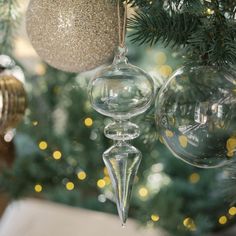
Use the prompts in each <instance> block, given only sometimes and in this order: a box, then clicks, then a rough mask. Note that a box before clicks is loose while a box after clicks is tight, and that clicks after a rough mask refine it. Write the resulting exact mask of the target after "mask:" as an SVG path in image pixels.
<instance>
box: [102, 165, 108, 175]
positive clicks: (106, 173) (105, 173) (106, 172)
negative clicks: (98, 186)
mask: <svg viewBox="0 0 236 236" xmlns="http://www.w3.org/2000/svg"><path fill="white" fill-rule="evenodd" d="M103 173H104V175H105V176H107V175H108V170H107V168H106V167H104V169H103Z"/></svg>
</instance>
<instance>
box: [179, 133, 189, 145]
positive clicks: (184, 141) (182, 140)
mask: <svg viewBox="0 0 236 236" xmlns="http://www.w3.org/2000/svg"><path fill="white" fill-rule="evenodd" d="M179 143H180V145H181V146H182V147H183V148H186V147H187V146H188V138H187V137H186V136H184V135H181V136H179Z"/></svg>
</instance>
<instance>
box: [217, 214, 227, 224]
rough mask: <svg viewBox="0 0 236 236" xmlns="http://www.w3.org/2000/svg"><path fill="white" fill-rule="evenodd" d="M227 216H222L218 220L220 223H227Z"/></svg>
mask: <svg viewBox="0 0 236 236" xmlns="http://www.w3.org/2000/svg"><path fill="white" fill-rule="evenodd" d="M227 221H228V220H227V217H226V216H221V217H220V218H219V220H218V222H219V224H221V225H225V224H226V223H227Z"/></svg>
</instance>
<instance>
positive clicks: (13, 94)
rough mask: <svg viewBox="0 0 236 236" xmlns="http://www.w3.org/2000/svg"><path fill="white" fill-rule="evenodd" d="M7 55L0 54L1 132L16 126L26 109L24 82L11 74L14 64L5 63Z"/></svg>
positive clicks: (3, 132)
mask: <svg viewBox="0 0 236 236" xmlns="http://www.w3.org/2000/svg"><path fill="white" fill-rule="evenodd" d="M6 58H7V59H10V58H9V57H7V56H4V57H3V56H2V55H1V56H0V134H5V133H6V132H7V131H8V130H9V129H12V128H15V127H16V126H17V125H18V123H19V122H20V121H21V120H22V118H23V116H24V113H25V109H26V103H27V102H26V93H25V89H24V86H23V83H22V82H21V81H20V80H18V79H16V77H15V76H13V75H12V74H11V69H12V70H14V62H13V61H12V64H4V63H5V62H6Z"/></svg>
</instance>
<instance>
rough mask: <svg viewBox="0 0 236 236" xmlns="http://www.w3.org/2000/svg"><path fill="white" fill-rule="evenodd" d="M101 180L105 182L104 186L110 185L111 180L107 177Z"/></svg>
mask: <svg viewBox="0 0 236 236" xmlns="http://www.w3.org/2000/svg"><path fill="white" fill-rule="evenodd" d="M103 180H104V181H105V183H106V185H109V184H110V183H111V179H110V177H109V176H105V177H104V178H103Z"/></svg>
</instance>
